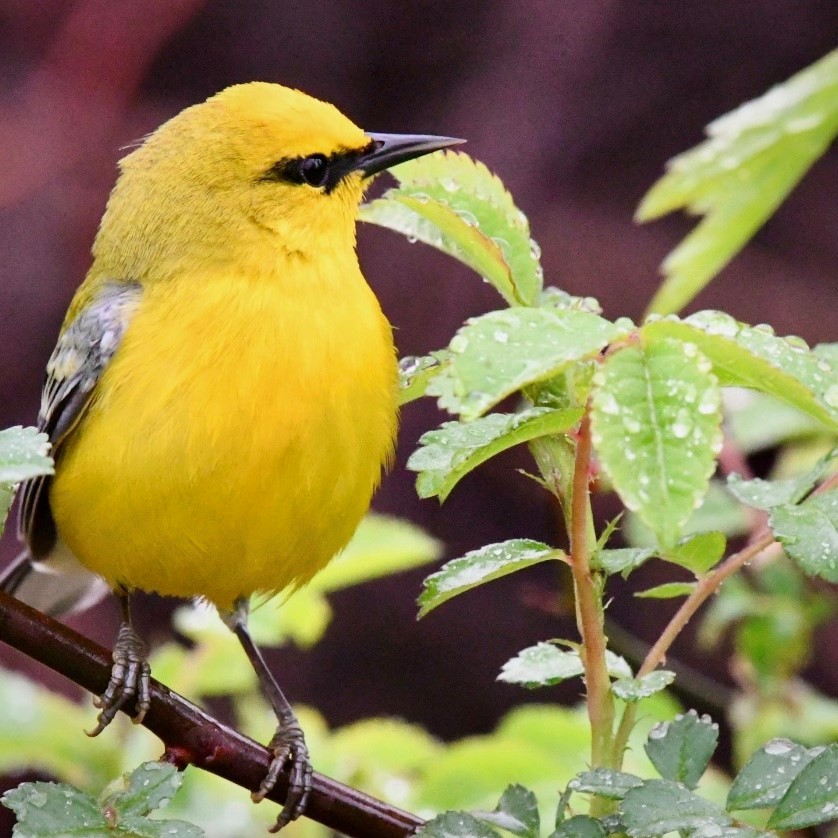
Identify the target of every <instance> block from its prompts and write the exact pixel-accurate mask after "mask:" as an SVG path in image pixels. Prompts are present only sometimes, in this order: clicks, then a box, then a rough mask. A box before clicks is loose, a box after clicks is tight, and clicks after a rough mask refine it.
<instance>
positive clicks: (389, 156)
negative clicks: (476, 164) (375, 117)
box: [353, 134, 465, 177]
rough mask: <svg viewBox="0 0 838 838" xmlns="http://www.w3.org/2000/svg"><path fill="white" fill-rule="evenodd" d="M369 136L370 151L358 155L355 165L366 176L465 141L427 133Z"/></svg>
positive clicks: (356, 169)
mask: <svg viewBox="0 0 838 838" xmlns="http://www.w3.org/2000/svg"><path fill="white" fill-rule="evenodd" d="M367 137H369V139H370V141H371V144H372V145H371V148H370V151H367V152H365V153H364V154H362V155H361V156H360V157H358V158H357V159H356V161H355V165H354V166H353V168H354V169H355V171H357V172H361V174H363V176H364V177H372V176H373V175H376V174H378V173H379V172H383V171H384V169H389V168H390V166H395V165H396V164H397V163H404V162H405V161H406V160H413V158H414V157H421V156H422V155H423V154H430V153H431V152H432V151H439V149H441V148H450V147H451V146H454V145H460V144H461V143H464V142H465V140H458V139H456V138H455V137H434V136H431V135H427V134H367Z"/></svg>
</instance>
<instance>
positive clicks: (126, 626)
mask: <svg viewBox="0 0 838 838" xmlns="http://www.w3.org/2000/svg"><path fill="white" fill-rule="evenodd" d="M146 654H147V652H146V645H145V643H143V641H142V639H141V638H140V636H139V635H138V634H137V633H136V632H135V631H134V628H133V626H131V624H130V623H123V624H122V625H121V626H120V627H119V633H118V634H117V637H116V643H115V644H114V649H113V667H112V668H111V679H110V681H109V682H108V686H107V688H106V689H105V692H103V693H102V695H100V696H97V697H96V698H94V699H93V706H94V707H98V708H100V710H101V712H100V713H99V716H98V717H97V719H96V727H94V728H93V730H89V731H86V733H87V735H88V736H98V735H99V734H100V733H101V732H102V731H103V730H104V729H105V728H106V727H107V726H108V725H109V724H110V723H111V722H112V721H113V720H114V718H115V717H116V714H117V713H118V712H119V711H120V710H121V709H122V708H123V707H124V706H125V705H126V704H128V703H129V702H130V701H131V699H132V698H134V697H136V702H135V705H134V707H135V711H136V712H135V715H134V719H133V720H134V724H140V722H142V720H143V719H144V718H145V714H146V713H147V712H148V708H149V707H150V706H151V697H150V682H151V667H150V666H149V665H148V661H147V660H146Z"/></svg>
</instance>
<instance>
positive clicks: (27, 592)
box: [0, 542, 108, 617]
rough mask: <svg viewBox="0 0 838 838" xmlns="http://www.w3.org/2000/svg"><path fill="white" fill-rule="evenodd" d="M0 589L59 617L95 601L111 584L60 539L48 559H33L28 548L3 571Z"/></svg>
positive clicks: (42, 611)
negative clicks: (74, 554) (108, 584)
mask: <svg viewBox="0 0 838 838" xmlns="http://www.w3.org/2000/svg"><path fill="white" fill-rule="evenodd" d="M55 553H58V555H54V554H55ZM0 591H5V592H6V593H8V594H12V595H13V596H14V597H16V598H17V599H19V600H21V601H22V602H25V603H26V604H27V605H31V606H32V607H33V608H36V609H37V610H38V611H40V612H41V613H43V614H49V615H50V616H51V617H58V616H61V615H62V614H71V613H74V612H76V611H83V610H84V609H85V608H90V606H92V605H95V604H96V603H97V602H98V601H99V600H100V599H102V597H103V596H105V594H107V593H108V586H107V585H106V584H105V582H104V581H103V580H102V579H100V578H99V577H98V576H96V575H95V574H94V573H91V572H90V571H89V570H86V569H85V568H83V567H82V566H81V565H80V564H79V562H78V560H77V559H76V558H75V556H73V555H72V554H71V553H70V551H69V550H68V549H67V547H65V546H64V545H62V544H60V542H59V544H58V545H57V546H56V549H55V550H54V551H53V554H52V555H50V557H49V560H48V561H44V562H40V561H35V560H33V558H32V556H31V555H30V553H29V551H28V550H24V551H23V552H22V553H21V554H20V555H19V556H17V558H15V559H14V560H13V561H12V563H11V564H10V565H9V566H8V567H7V568H6V569H5V570H3V571H2V572H0Z"/></svg>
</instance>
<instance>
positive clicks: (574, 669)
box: [498, 642, 632, 689]
mask: <svg viewBox="0 0 838 838" xmlns="http://www.w3.org/2000/svg"><path fill="white" fill-rule="evenodd" d="M566 645H573V644H566ZM605 663H606V666H607V668H608V674H609V675H610V676H611V677H612V678H631V676H632V671H631V667H630V666H629V665H628V663H626V661H625V659H624V658H621V657H620V656H619V655H615V654H614V653H613V652H612V651H610V650H606V652H605ZM584 671H585V667H584V665H583V663H582V659H581V657H580V647H578V646H575V647H574V648H572V649H571V650H570V651H568V652H565V651H563V650H561V649H558V648H556V646H555V644H554V643H544V642H542V643H536V645H535V646H529V647H528V648H526V649H523V650H522V651H520V652H519V653H518V654H517V655H516V656H515V657H514V658H510V660H508V661H507V662H506V663H505V664H504V665H503V667H502V668H501V673H500V675H498V681H506V682H507V683H509V684H521V685H523V686H525V687H527V688H528V689H535V688H536V687H548V686H552V685H553V684H558V683H560V682H561V681H566V680H567V679H568V678H574V677H576V676H577V675H581V674H582V673H583V672H584Z"/></svg>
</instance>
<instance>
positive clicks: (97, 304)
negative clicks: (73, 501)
mask: <svg viewBox="0 0 838 838" xmlns="http://www.w3.org/2000/svg"><path fill="white" fill-rule="evenodd" d="M141 293H142V288H141V286H140V284H139V283H138V282H133V281H130V282H125V281H122V282H107V283H105V284H104V285H103V286H102V287H101V288H100V290H99V291H98V293H97V294H96V296H95V297H94V298H93V300H92V301H91V303H90V304H89V305H88V306H86V307H85V308H84V309H83V310H82V311H81V312H80V313H79V314H78V316H77V317H76V319H75V320H73V322H72V323H70V325H69V326H67V327H66V328H65V329H64V331H63V332H62V333H61V336H60V337H59V338H58V343H57V344H56V346H55V349H54V350H53V352H52V355H51V356H50V359H49V362H48V363H47V375H46V381H45V382H44V389H43V391H42V393H41V409H40V412H39V414H38V429H39V430H41V431H44V432H45V433H46V434H48V436H49V438H50V442H51V443H52V454H53V457H55V456H56V455H57V454H58V453H59V449H60V447H61V443H62V442H63V441H64V440H65V439H66V438H67V435H68V434H69V433H70V432H71V431H72V430H73V428H74V427H75V426H76V424H77V423H78V421H79V419H80V418H81V417H82V416H83V415H84V411H85V408H86V407H87V405H88V403H89V402H90V398H91V396H92V395H93V392H94V389H95V387H96V383H97V382H98V381H99V379H100V377H101V376H102V373H103V371H104V370H105V368H106V367H107V365H108V363H109V362H110V360H111V358H112V357H113V355H114V353H115V352H116V350H117V348H118V347H119V344H120V341H121V340H122V335H123V334H124V332H125V329H126V328H127V326H128V322H129V320H130V319H131V315H132V314H133V312H134V310H135V309H136V307H137V304H138V303H139V300H140V295H141ZM50 479H51V478H50V477H49V476H47V475H44V476H41V477H36V478H33V479H32V480H28V481H27V482H26V483H24V484H23V486H22V488H21V503H20V511H19V516H18V533H19V535H20V538H21V539H22V540H25V541H26V543H27V546H28V547H29V552H30V554H31V555H32V557H33V558H35V559H39V558H44V557H46V556H47V554H48V553H50V551H51V550H52V549H53V548H54V547H55V545H56V540H57V534H56V529H55V522H54V521H53V519H52V513H51V512H50V509H49V503H48V494H49V492H48V489H49V481H50Z"/></svg>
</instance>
